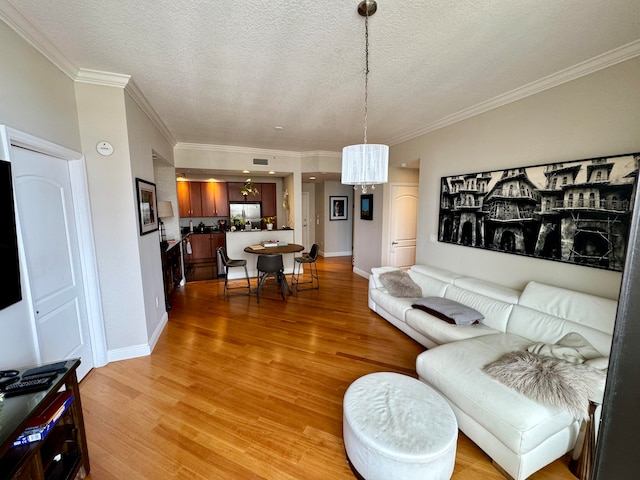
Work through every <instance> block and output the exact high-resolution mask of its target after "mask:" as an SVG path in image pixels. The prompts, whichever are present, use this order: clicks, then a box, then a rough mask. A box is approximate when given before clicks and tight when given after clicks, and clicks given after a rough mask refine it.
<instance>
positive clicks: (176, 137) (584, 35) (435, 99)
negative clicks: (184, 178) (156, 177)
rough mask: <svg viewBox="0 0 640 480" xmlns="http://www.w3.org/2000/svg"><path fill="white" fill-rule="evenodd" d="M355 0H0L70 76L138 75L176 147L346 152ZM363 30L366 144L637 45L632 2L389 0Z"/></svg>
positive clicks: (638, 22) (356, 33)
mask: <svg viewBox="0 0 640 480" xmlns="http://www.w3.org/2000/svg"><path fill="white" fill-rule="evenodd" d="M357 5H358V0H325V1H323V2H318V1H311V0H270V1H267V0H244V1H238V0H215V1H214V0H211V1H194V0H171V1H165V0H134V1H131V0H102V1H100V2H94V1H87V0H0V18H4V19H5V20H6V21H7V22H8V23H10V24H11V25H12V26H13V27H14V28H15V29H17V30H18V31H20V32H21V33H22V34H23V35H24V36H25V37H27V38H28V39H29V40H30V41H31V42H32V43H34V44H35V45H36V46H37V48H39V49H40V50H41V51H43V52H44V53H45V54H46V55H47V56H48V57H49V58H51V59H52V60H53V61H54V62H56V64H58V65H59V66H60V68H62V69H63V71H65V72H66V73H67V74H69V75H70V76H72V78H78V74H79V69H89V70H98V71H103V72H111V73H118V74H124V75H130V76H131V79H132V81H133V82H134V84H135V87H137V89H138V90H139V92H141V93H142V95H143V96H144V98H145V99H146V101H147V102H148V104H149V106H150V107H151V109H152V110H153V111H154V115H155V116H156V118H157V119H159V120H160V123H163V124H164V125H165V126H166V129H165V131H166V132H168V135H169V136H170V138H171V140H173V141H175V142H184V143H198V144H214V145H234V146H242V147H253V148H264V149H275V150H287V151H300V152H312V151H325V152H326V151H333V152H339V151H341V149H342V147H343V146H345V145H349V144H353V143H362V140H363V115H364V111H363V101H364V19H363V17H361V16H359V15H358V13H357ZM369 26H370V28H369V30H370V32H369V39H370V75H369V113H368V125H369V129H368V141H369V142H370V143H387V144H391V145H393V144H395V143H399V142H400V141H403V140H406V139H409V138H412V137H415V136H417V135H419V134H422V133H425V132H427V131H430V130H433V129H435V128H438V127H440V126H443V125H446V124H449V123H453V122H454V121H457V120H460V119H463V118H466V117H468V116H471V115H473V114H476V113H479V112H482V111H486V110H488V109H490V108H493V107H496V106H499V105H501V104H504V103H507V102H509V101H512V100H515V99H518V98H522V97H524V96H526V95H529V94H532V93H535V92H537V91H540V90H541V89H544V88H548V87H550V86H553V85H556V84H559V83H562V82H564V81H567V80H570V79H572V78H576V77H577V76H580V75H584V74H586V73H589V72H590V71H594V70H597V69H599V68H603V67H604V66H607V65H610V64H613V63H616V62H619V61H622V60H625V59H627V58H631V57H633V56H636V55H638V54H640V40H639V39H640V1H637V0H415V1H412V2H407V1H400V0H393V1H392V0H386V1H385V0H379V2H378V12H377V13H376V14H375V15H374V16H373V17H371V18H370V25H369ZM3 68H6V67H3ZM80 75H82V72H80ZM274 127H282V128H283V129H282V130H276V129H275V128H274Z"/></svg>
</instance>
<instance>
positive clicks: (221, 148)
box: [175, 142, 342, 159]
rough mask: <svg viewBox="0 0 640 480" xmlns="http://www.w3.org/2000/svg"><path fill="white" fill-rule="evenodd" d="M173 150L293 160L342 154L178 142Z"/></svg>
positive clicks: (333, 156)
mask: <svg viewBox="0 0 640 480" xmlns="http://www.w3.org/2000/svg"><path fill="white" fill-rule="evenodd" d="M175 148H177V149H181V150H201V151H202V150H204V151H211V152H222V153H244V154H247V153H249V154H251V155H263V156H274V155H275V156H278V157H293V158H300V159H302V158H311V157H332V158H341V157H342V152H331V151H321V150H318V151H311V152H293V151H290V150H269V149H265V148H253V147H239V146H234V145H213V144H209V143H188V142H178V143H176V144H175Z"/></svg>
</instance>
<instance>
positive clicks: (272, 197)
mask: <svg viewBox="0 0 640 480" xmlns="http://www.w3.org/2000/svg"><path fill="white" fill-rule="evenodd" d="M260 192H261V193H262V216H263V217H275V216H276V214H277V213H278V204H277V201H276V184H275V183H261V184H260Z"/></svg>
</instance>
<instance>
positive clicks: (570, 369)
mask: <svg viewBox="0 0 640 480" xmlns="http://www.w3.org/2000/svg"><path fill="white" fill-rule="evenodd" d="M482 371H483V372H484V373H486V374H487V375H489V376H490V377H492V378H494V379H495V380H497V381H499V382H501V383H503V384H504V385H506V386H507V387H510V388H513V389H515V390H517V391H518V392H520V393H522V394H524V395H526V396H527V397H529V398H533V399H534V400H537V401H539V402H541V403H545V404H548V405H555V406H558V407H561V408H564V409H566V410H568V411H569V412H570V413H571V414H572V415H573V416H574V417H575V418H580V419H583V420H586V419H588V418H589V399H590V398H593V396H594V393H595V392H596V391H597V389H598V387H599V385H600V381H601V380H603V379H604V372H603V371H602V370H598V369H596V368H592V367H590V366H588V365H583V364H581V363H570V362H567V361H566V360H563V359H560V358H557V357H553V356H549V355H537V354H535V353H531V352H529V351H520V350H517V351H515V352H509V353H505V354H504V355H502V356H501V357H500V358H498V359H497V360H495V361H493V362H491V363H489V364H487V365H485V366H484V367H483V368H482Z"/></svg>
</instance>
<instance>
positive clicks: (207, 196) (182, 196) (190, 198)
mask: <svg viewBox="0 0 640 480" xmlns="http://www.w3.org/2000/svg"><path fill="white" fill-rule="evenodd" d="M176 190H177V192H178V210H179V211H180V216H181V217H228V216H229V202H228V200H227V184H226V183H225V182H176Z"/></svg>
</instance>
